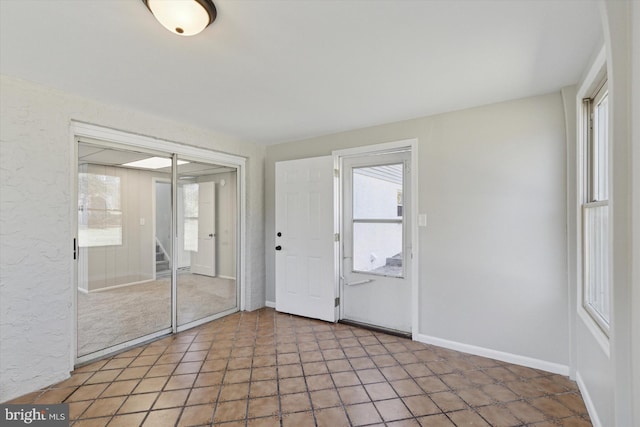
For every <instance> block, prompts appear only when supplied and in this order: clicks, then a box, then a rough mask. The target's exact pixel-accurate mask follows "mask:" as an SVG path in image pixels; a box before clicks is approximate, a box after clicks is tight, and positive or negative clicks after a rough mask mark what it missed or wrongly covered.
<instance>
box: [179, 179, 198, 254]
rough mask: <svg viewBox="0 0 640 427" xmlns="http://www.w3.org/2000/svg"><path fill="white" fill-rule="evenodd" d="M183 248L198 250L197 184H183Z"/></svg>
mask: <svg viewBox="0 0 640 427" xmlns="http://www.w3.org/2000/svg"><path fill="white" fill-rule="evenodd" d="M183 188H184V190H183V194H184V250H185V251H193V252H198V184H196V183H193V184H185V185H184V187H183Z"/></svg>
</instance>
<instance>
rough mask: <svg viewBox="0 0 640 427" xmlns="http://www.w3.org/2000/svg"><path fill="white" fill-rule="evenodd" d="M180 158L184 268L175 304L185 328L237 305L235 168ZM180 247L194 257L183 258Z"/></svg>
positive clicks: (179, 229)
mask: <svg viewBox="0 0 640 427" xmlns="http://www.w3.org/2000/svg"><path fill="white" fill-rule="evenodd" d="M181 160H183V163H182V164H180V161H178V183H179V185H178V191H177V196H178V200H177V204H178V206H177V209H176V210H177V215H178V217H177V238H176V243H177V245H180V246H179V247H177V248H176V251H177V255H178V257H177V258H178V260H179V267H180V268H179V269H178V270H177V272H176V281H177V285H176V292H177V298H176V300H177V307H176V309H177V325H178V327H180V328H181V327H184V326H185V325H189V324H194V323H195V322H201V321H203V320H206V319H209V318H211V317H212V316H217V315H220V314H221V313H227V312H231V311H235V310H237V309H238V292H237V283H236V279H235V254H234V248H235V247H236V217H235V212H236V203H237V194H236V187H235V183H236V182H237V181H236V172H235V171H232V170H230V169H229V168H224V167H221V166H219V165H213V164H208V163H204V162H198V161H193V160H188V159H181ZM181 252H182V253H186V254H190V256H186V257H181V256H180V253H181ZM181 258H184V260H183V261H180V259H181ZM185 261H186V263H185ZM185 264H186V265H185Z"/></svg>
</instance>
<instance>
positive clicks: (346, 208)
mask: <svg viewBox="0 0 640 427" xmlns="http://www.w3.org/2000/svg"><path fill="white" fill-rule="evenodd" d="M410 158H411V154H410V152H409V151H406V152H399V153H392V154H382V155H380V154H378V155H364V156H358V157H347V158H345V159H343V163H342V185H343V187H342V206H343V213H342V214H343V217H342V219H343V221H342V245H343V246H342V254H343V259H342V266H341V271H342V274H341V278H342V280H341V282H342V283H341V290H342V292H341V295H342V296H341V310H342V311H341V314H342V316H341V317H342V319H345V320H350V321H354V322H359V323H364V324H368V325H372V326H376V327H381V328H385V329H391V330H395V331H400V332H410V331H411V280H410V279H411V278H410V273H411V268H410V263H411V238H410V236H411V230H410V224H411V222H410V220H409V218H408V215H409V212H410V203H411V200H410V197H409V195H410V188H409V185H410V179H409V176H410V175H409V172H410V171H409V166H410Z"/></svg>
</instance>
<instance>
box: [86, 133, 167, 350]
mask: <svg viewBox="0 0 640 427" xmlns="http://www.w3.org/2000/svg"><path fill="white" fill-rule="evenodd" d="M152 156H153V155H151V154H147V153H142V152H137V151H133V150H126V149H115V148H109V147H105V146H101V145H98V144H88V143H83V142H79V143H78V159H77V161H78V177H77V183H78V191H77V203H78V230H77V231H78V249H79V250H78V293H77V330H76V333H77V353H76V354H77V357H78V359H79V360H82V359H86V360H89V359H92V358H95V357H98V356H99V355H101V354H104V353H105V352H109V351H113V350H108V349H114V348H119V347H121V346H123V345H126V343H128V342H131V341H134V340H145V339H149V338H150V337H152V336H154V335H157V334H162V333H168V332H170V331H171V329H170V328H171V327H172V318H171V281H170V277H166V276H165V277H163V278H159V277H157V275H156V269H155V268H154V267H155V266H154V264H153V261H154V259H155V257H156V253H155V246H156V245H155V235H156V233H157V231H158V230H156V229H155V227H154V220H153V219H154V217H155V216H156V215H157V211H156V210H155V207H154V203H153V202H154V198H155V197H154V195H155V185H154V182H155V180H158V179H164V180H167V179H168V180H170V179H171V166H169V167H168V170H166V171H157V170H150V169H143V168H135V167H131V166H129V165H127V164H128V163H129V162H136V161H139V160H143V159H147V158H150V157H152ZM156 158H158V159H161V160H162V161H164V162H166V163H167V164H169V165H171V159H170V158H169V157H167V156H165V157H162V158H160V157H156ZM168 185H170V184H168ZM159 208H160V209H162V206H160V207H159ZM162 213H163V214H165V215H168V216H169V217H171V209H170V206H169V207H168V208H167V207H165V211H164V212H162ZM170 225H171V224H170V222H169V223H167V224H166V225H165V228H164V229H163V230H160V231H161V232H162V233H163V234H167V235H169V234H170V233H171V231H170Z"/></svg>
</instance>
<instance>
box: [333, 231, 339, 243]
mask: <svg viewBox="0 0 640 427" xmlns="http://www.w3.org/2000/svg"><path fill="white" fill-rule="evenodd" d="M333 241H334V242H339V241H340V233H335V234H334V235H333Z"/></svg>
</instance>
